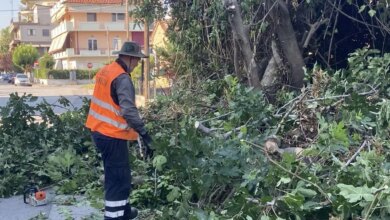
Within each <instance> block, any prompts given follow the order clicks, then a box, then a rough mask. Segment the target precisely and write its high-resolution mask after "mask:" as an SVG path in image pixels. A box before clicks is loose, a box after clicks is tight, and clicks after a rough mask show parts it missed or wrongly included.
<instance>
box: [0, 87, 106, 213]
mask: <svg viewBox="0 0 390 220" xmlns="http://www.w3.org/2000/svg"><path fill="white" fill-rule="evenodd" d="M14 92H17V93H18V95H19V96H21V95H23V94H24V93H26V94H32V95H34V96H37V97H38V100H37V101H36V102H34V103H31V104H32V105H34V104H36V103H39V102H40V101H42V100H43V99H45V100H46V101H47V102H49V103H52V104H55V103H56V102H57V100H58V98H60V97H61V96H63V97H65V98H67V99H68V100H69V101H70V102H71V103H72V104H73V105H74V106H75V107H76V108H79V107H81V105H82V99H81V97H84V96H87V97H89V96H90V94H91V91H90V90H88V89H87V87H86V86H85V85H66V86H44V85H33V86H31V87H29V86H14V85H11V84H7V83H4V82H0V107H2V106H5V105H6V104H7V102H8V99H9V96H10V94H11V93H14ZM53 108H54V111H55V112H56V113H62V112H64V111H66V109H63V108H58V107H53ZM48 198H49V201H50V202H49V203H48V204H47V205H45V206H38V207H33V206H31V205H27V204H24V203H23V196H22V195H19V196H13V197H10V198H0V220H29V219H31V218H34V217H37V216H38V215H41V217H43V216H44V217H46V218H40V219H49V220H63V219H84V218H85V217H88V216H90V215H91V214H92V213H95V214H97V215H102V213H101V212H99V211H98V210H96V209H94V208H91V206H89V204H88V203H83V202H78V203H77V204H74V205H70V206H66V205H62V204H61V203H58V199H57V196H55V195H54V193H53V192H51V193H49V194H48ZM101 219H102V217H101Z"/></svg>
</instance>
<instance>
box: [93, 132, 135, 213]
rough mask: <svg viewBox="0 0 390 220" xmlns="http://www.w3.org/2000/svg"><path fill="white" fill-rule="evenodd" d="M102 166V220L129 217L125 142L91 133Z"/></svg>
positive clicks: (128, 175)
mask: <svg viewBox="0 0 390 220" xmlns="http://www.w3.org/2000/svg"><path fill="white" fill-rule="evenodd" d="M92 138H93V140H94V142H95V144H96V147H97V149H98V150H99V152H100V153H101V155H102V159H103V165H104V200H105V201H104V205H105V208H104V219H121V220H122V219H123V220H127V219H129V218H130V217H129V216H130V204H129V202H128V199H129V195H130V190H131V185H130V181H131V171H130V164H129V151H128V146H127V141H126V140H122V139H117V138H112V137H108V136H105V135H103V134H101V133H98V132H93V133H92Z"/></svg>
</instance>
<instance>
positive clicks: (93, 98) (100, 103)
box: [91, 96, 122, 116]
mask: <svg viewBox="0 0 390 220" xmlns="http://www.w3.org/2000/svg"><path fill="white" fill-rule="evenodd" d="M91 102H93V103H95V104H96V105H98V106H100V107H102V108H105V109H107V110H110V111H112V112H114V113H115V114H116V115H119V116H122V113H121V112H120V111H119V110H116V109H115V107H114V106H112V105H110V104H109V103H107V102H104V101H102V100H100V99H98V98H96V97H95V96H93V97H92V98H91Z"/></svg>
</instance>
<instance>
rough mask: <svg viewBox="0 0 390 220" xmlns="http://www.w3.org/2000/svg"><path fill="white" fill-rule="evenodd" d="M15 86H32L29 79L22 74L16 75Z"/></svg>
mask: <svg viewBox="0 0 390 220" xmlns="http://www.w3.org/2000/svg"><path fill="white" fill-rule="evenodd" d="M14 84H15V86H17V85H20V86H31V83H30V81H29V80H28V77H27V76H26V75H24V74H22V73H19V74H16V76H15V78H14Z"/></svg>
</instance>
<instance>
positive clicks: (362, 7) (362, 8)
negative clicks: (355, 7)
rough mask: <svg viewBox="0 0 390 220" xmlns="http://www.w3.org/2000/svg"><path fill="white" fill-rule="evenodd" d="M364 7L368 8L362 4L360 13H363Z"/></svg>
mask: <svg viewBox="0 0 390 220" xmlns="http://www.w3.org/2000/svg"><path fill="white" fill-rule="evenodd" d="M364 9H366V5H362V6H360V8H359V13H362V12H363V11H364Z"/></svg>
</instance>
